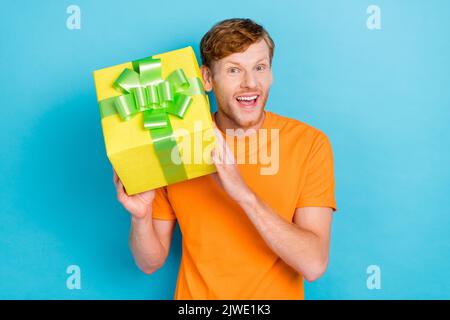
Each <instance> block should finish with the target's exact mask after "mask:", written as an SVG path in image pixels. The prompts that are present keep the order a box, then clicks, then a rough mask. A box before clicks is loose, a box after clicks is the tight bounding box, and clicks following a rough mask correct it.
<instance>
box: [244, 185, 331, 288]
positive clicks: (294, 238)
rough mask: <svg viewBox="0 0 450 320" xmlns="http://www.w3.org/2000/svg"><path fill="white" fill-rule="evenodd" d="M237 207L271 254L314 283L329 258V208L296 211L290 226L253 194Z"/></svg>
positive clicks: (322, 271)
mask: <svg viewBox="0 0 450 320" xmlns="http://www.w3.org/2000/svg"><path fill="white" fill-rule="evenodd" d="M240 205H241V207H242V208H243V209H244V211H245V212H246V213H247V216H248V217H249V218H250V220H251V221H252V222H253V224H254V225H255V227H256V229H257V230H258V232H259V234H260V235H261V237H262V238H263V239H264V241H265V242H266V244H267V245H268V246H269V247H270V248H271V249H272V251H273V252H274V253H275V254H277V255H278V256H279V257H280V258H281V259H283V261H284V262H286V263H287V264H288V265H290V266H291V267H292V268H293V269H294V270H296V271H297V272H299V273H301V274H302V275H303V277H304V278H305V279H306V280H307V281H314V280H316V279H318V278H319V277H320V276H321V275H322V274H323V273H325V270H326V268H327V265H328V257H329V254H328V252H329V242H330V231H331V221H332V209H331V208H325V207H306V208H297V209H296V211H295V215H294V219H293V220H294V222H293V223H291V222H288V221H286V220H284V219H283V218H282V217H281V216H280V215H278V214H277V213H276V212H274V211H273V210H272V209H271V208H270V207H269V206H267V205H266V204H265V203H264V202H262V201H261V200H260V199H258V198H257V197H256V196H255V195H254V194H253V193H250V194H249V196H248V199H247V200H244V201H242V202H241V203H240Z"/></svg>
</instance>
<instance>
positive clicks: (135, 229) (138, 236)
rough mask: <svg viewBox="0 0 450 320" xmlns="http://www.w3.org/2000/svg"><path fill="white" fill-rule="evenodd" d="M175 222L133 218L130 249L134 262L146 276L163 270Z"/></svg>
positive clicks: (150, 218)
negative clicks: (160, 269)
mask: <svg viewBox="0 0 450 320" xmlns="http://www.w3.org/2000/svg"><path fill="white" fill-rule="evenodd" d="M174 227H175V220H167V221H166V220H157V219H152V216H151V213H150V214H149V216H148V217H146V218H143V219H142V220H139V219H135V218H131V231H130V241H129V242H130V248H131V252H132V253H133V257H134V260H135V261H136V264H137V265H138V267H139V269H141V270H142V271H143V272H144V273H146V274H151V273H153V272H155V271H156V270H158V269H159V268H161V267H162V266H163V265H164V262H165V261H166V258H167V256H168V254H169V249H170V242H171V240H172V234H173V230H174Z"/></svg>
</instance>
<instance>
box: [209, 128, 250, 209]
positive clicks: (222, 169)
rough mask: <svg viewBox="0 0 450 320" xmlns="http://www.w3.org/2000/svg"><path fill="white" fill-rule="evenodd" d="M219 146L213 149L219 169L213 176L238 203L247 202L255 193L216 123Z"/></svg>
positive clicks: (215, 130) (213, 157)
mask: <svg viewBox="0 0 450 320" xmlns="http://www.w3.org/2000/svg"><path fill="white" fill-rule="evenodd" d="M214 132H215V135H216V142H217V147H216V148H215V149H213V151H212V159H213V161H214V164H215V166H216V169H217V173H213V174H212V177H213V178H214V180H216V182H217V183H218V184H219V185H220V186H221V187H222V188H223V189H224V190H225V192H227V193H228V195H229V196H230V197H231V198H232V199H233V200H235V201H236V202H238V203H242V202H245V201H247V200H249V199H251V197H252V196H253V195H254V194H253V192H252V191H251V190H250V188H249V187H248V186H247V184H246V183H245V181H244V179H243V178H242V176H241V174H240V173H239V170H238V168H237V166H236V162H235V160H234V155H233V154H232V153H231V151H230V149H229V148H228V145H227V143H226V141H225V139H224V138H223V136H222V133H221V132H220V131H219V129H217V127H216V126H215V125H214Z"/></svg>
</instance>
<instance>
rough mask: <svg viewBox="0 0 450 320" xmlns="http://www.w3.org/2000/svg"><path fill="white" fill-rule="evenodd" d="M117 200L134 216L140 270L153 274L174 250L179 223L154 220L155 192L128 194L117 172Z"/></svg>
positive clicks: (134, 248)
mask: <svg viewBox="0 0 450 320" xmlns="http://www.w3.org/2000/svg"><path fill="white" fill-rule="evenodd" d="M114 184H115V186H116V191H117V199H118V201H119V202H120V203H121V204H122V205H123V206H124V208H125V209H127V211H128V212H129V213H130V215H131V231H130V240H129V243H130V248H131V251H132V253H133V257H134V259H135V261H136V264H137V265H138V267H139V268H140V269H141V270H142V271H143V272H144V273H146V274H151V273H153V272H155V271H156V270H158V269H159V268H161V267H162V265H163V264H164V262H165V260H166V258H167V255H168V253H169V249H170V242H171V240H172V234H173V230H174V227H175V220H173V221H165V220H157V219H153V217H152V204H153V200H154V198H155V191H154V190H150V191H147V192H143V193H139V194H136V195H133V196H129V195H127V194H126V192H125V190H124V188H123V185H122V182H121V181H120V180H119V178H118V176H117V174H116V172H114Z"/></svg>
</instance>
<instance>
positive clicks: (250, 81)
mask: <svg viewBox="0 0 450 320" xmlns="http://www.w3.org/2000/svg"><path fill="white" fill-rule="evenodd" d="M256 86H257V81H256V77H255V75H254V74H253V73H251V72H248V71H246V72H245V73H244V76H243V79H242V81H241V87H242V88H256Z"/></svg>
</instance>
